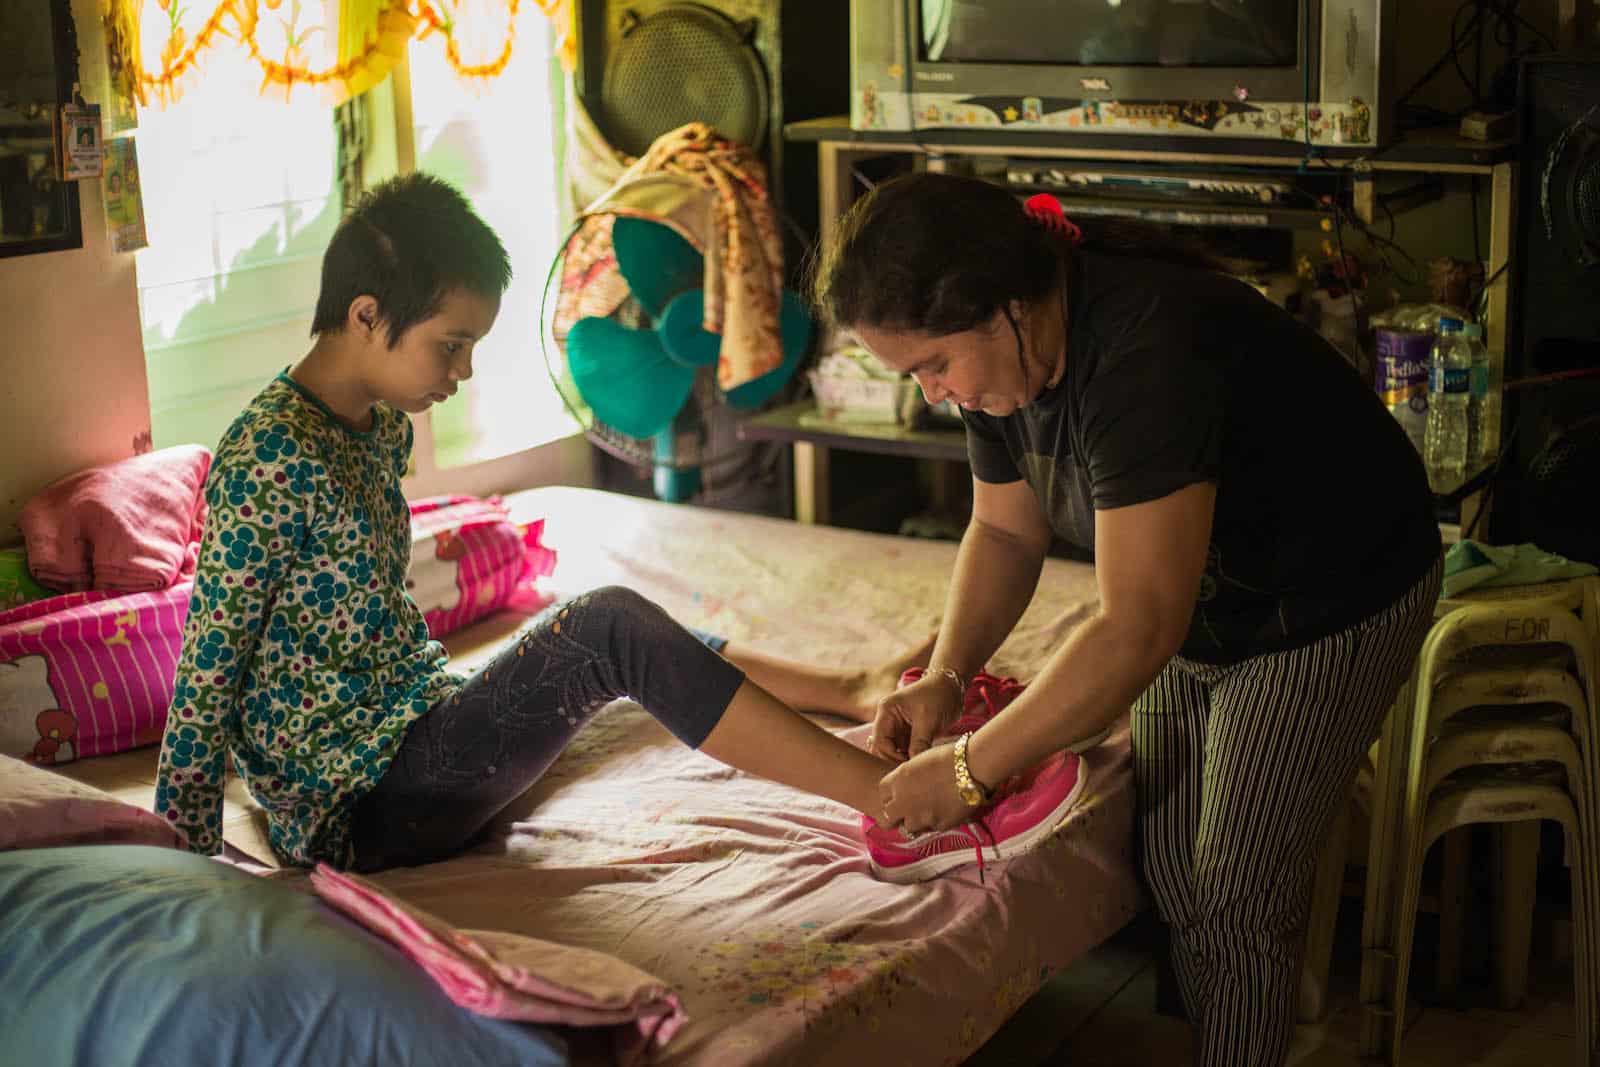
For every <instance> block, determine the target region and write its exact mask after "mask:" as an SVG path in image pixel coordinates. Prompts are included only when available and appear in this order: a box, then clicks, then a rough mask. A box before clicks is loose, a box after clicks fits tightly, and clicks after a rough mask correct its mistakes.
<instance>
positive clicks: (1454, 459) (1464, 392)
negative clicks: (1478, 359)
mask: <svg viewBox="0 0 1600 1067" xmlns="http://www.w3.org/2000/svg"><path fill="white" fill-rule="evenodd" d="M1471 375H1472V354H1471V352H1470V351H1468V349H1467V344H1466V338H1465V337H1463V336H1462V334H1461V320H1460V319H1454V318H1441V319H1440V320H1439V336H1438V338H1437V339H1436V340H1435V341H1434V343H1433V357H1432V360H1431V361H1430V363H1429V366H1428V431H1427V437H1426V439H1425V440H1424V442H1423V456H1422V458H1423V462H1424V463H1425V464H1426V465H1427V468H1428V480H1429V481H1430V482H1432V483H1433V489H1434V492H1438V493H1447V492H1449V491H1450V490H1452V489H1455V488H1456V487H1457V486H1459V485H1460V484H1461V482H1462V481H1463V480H1464V478H1465V476H1466V473H1467V444H1468V436H1469V434H1470V430H1469V428H1468V427H1469V425H1470V419H1469V417H1468V411H1467V409H1468V406H1469V405H1470V404H1471V401H1472V385H1471Z"/></svg>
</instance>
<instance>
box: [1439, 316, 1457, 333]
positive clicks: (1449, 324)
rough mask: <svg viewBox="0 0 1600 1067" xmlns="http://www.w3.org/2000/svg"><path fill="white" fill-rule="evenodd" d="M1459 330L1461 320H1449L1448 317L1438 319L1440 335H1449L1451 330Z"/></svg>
mask: <svg viewBox="0 0 1600 1067" xmlns="http://www.w3.org/2000/svg"><path fill="white" fill-rule="evenodd" d="M1459 329H1461V320H1460V319H1454V318H1451V317H1450V316H1449V315H1444V316H1441V317H1440V319H1439V332H1440V333H1449V332H1450V331H1452V330H1459Z"/></svg>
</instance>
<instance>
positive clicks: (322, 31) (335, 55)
mask: <svg viewBox="0 0 1600 1067" xmlns="http://www.w3.org/2000/svg"><path fill="white" fill-rule="evenodd" d="M533 4H534V5H536V6H537V7H538V8H539V9H540V10H541V11H543V12H544V13H545V15H547V16H548V17H549V18H550V20H551V21H552V23H553V24H554V25H555V28H556V33H557V46H558V50H559V52H560V54H561V56H562V61H563V63H564V64H567V65H568V66H570V63H571V56H572V51H573V48H574V44H573V41H572V35H571V10H570V8H571V2H570V0H533ZM520 7H521V0H189V2H188V3H184V2H183V0H105V24H106V41H107V46H108V48H109V50H110V53H111V70H112V81H113V87H114V88H115V90H116V92H117V93H118V95H120V96H121V97H122V98H123V100H124V101H125V102H127V103H130V104H133V103H136V104H138V105H139V106H141V107H152V106H154V107H165V106H166V105H168V104H171V103H172V102H174V101H175V100H177V99H178V98H179V97H180V96H182V95H183V93H184V92H185V91H186V90H187V89H189V88H190V87H191V86H192V85H193V84H195V82H196V81H197V80H198V79H199V78H200V77H201V76H202V73H203V68H204V63H205V55H206V53H207V52H208V51H209V50H211V49H213V48H226V47H231V48H242V49H244V50H246V51H247V52H248V53H249V55H250V58H251V60H252V61H254V62H255V64H256V65H257V66H258V67H260V69H261V91H262V93H263V94H265V93H269V92H280V93H283V94H284V95H285V96H287V95H288V94H289V93H290V92H292V91H293V90H294V88H295V87H296V86H300V85H304V86H310V87H313V88H315V89H317V90H320V91H321V92H323V93H324V94H326V96H327V97H328V100H329V102H330V103H332V104H338V103H342V102H343V101H345V100H347V99H349V98H351V97H354V96H359V95H360V94H361V93H363V92H366V91H367V90H368V89H370V88H372V87H373V86H374V85H377V84H378V83H379V82H381V81H383V79H384V78H385V77H387V76H388V74H389V71H390V70H391V69H393V67H394V65H395V64H396V63H397V62H399V60H400V57H401V56H402V55H403V54H404V52H405V47H406V42H407V41H409V40H411V39H412V38H413V37H415V38H416V39H417V40H419V41H421V40H426V39H428V38H430V37H437V38H438V39H439V40H440V41H441V42H442V46H443V48H444V50H445V55H446V57H447V58H448V59H449V61H450V64H451V66H452V67H454V68H455V70H456V72H457V73H458V74H460V75H461V76H462V77H463V78H469V79H480V80H488V79H491V78H494V77H496V76H497V75H499V74H500V72H501V71H503V70H505V67H506V64H507V63H508V62H509V61H510V59H511V50H512V47H513V45H514V44H515V41H516V31H517V15H518V11H519V8H520Z"/></svg>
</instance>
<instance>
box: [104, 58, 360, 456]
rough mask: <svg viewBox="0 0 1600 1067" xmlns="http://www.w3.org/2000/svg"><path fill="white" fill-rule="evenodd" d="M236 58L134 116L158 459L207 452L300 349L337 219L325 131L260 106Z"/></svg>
mask: <svg viewBox="0 0 1600 1067" xmlns="http://www.w3.org/2000/svg"><path fill="white" fill-rule="evenodd" d="M259 77H260V75H259V72H258V71H256V68H255V67H254V65H253V64H251V63H250V62H249V61H248V60H247V59H246V57H245V56H244V55H243V53H242V51H235V50H233V49H229V48H217V49H213V50H212V52H211V54H210V56H209V58H208V63H207V68H206V74H205V79H204V81H203V83H202V84H201V85H199V86H197V87H195V88H194V89H193V90H191V91H190V92H188V93H187V94H185V95H184V96H183V97H182V98H181V99H180V100H179V101H178V102H177V103H176V104H174V105H172V106H171V107H169V108H167V109H166V110H164V111H154V110H151V111H145V112H142V113H141V114H140V116H139V130H138V134H137V139H138V151H139V168H140V175H141V179H142V184H143V192H144V201H145V205H144V206H145V221H146V228H147V231H148V233H149V238H150V247H149V248H146V249H143V250H141V251H139V252H137V253H135V255H136V257H137V258H136V260H135V263H136V270H137V273H138V278H139V312H140V319H141V323H142V326H143V330H144V349H145V360H146V365H147V368H148V371H147V373H148V376H149V383H150V409H151V411H150V416H151V430H152V437H153V438H154V444H155V446H156V447H157V448H164V447H166V446H168V445H174V444H182V443H187V442H199V443H201V444H205V445H208V446H210V445H214V444H216V442H217V440H218V439H219V438H220V437H221V436H222V434H223V431H225V430H226V429H227V428H228V424H229V423H230V422H232V421H233V418H234V416H235V415H237V414H238V413H239V411H240V409H241V408H243V407H244V405H245V404H246V403H247V402H249V400H250V398H251V397H252V396H254V395H255V394H256V393H257V392H258V391H259V390H260V389H261V387H262V385H263V384H264V383H265V382H266V381H267V380H268V379H270V378H271V377H272V376H273V375H274V374H276V373H277V372H278V371H280V370H282V369H283V368H284V367H286V366H288V365H289V364H291V363H293V362H294V361H296V360H297V359H299V358H300V356H301V355H303V354H304V353H305V351H306V348H307V347H308V345H309V344H310V340H309V335H308V334H309V330H310V329H311V317H312V313H313V311H314V310H315V307H316V301H317V284H318V280H319V276H320V272H321V260H322V250H323V248H324V247H326V245H327V243H328V239H329V238H330V237H331V236H332V235H333V230H334V227H335V225H336V224H337V223H338V220H339V196H338V190H337V187H336V185H335V166H334V161H335V152H336V146H335V143H334V127H333V121H332V117H331V115H330V113H329V110H328V107H327V104H326V103H325V102H323V101H320V100H317V99H316V98H315V97H314V96H313V95H312V94H310V93H299V94H296V98H295V99H294V100H293V102H290V103H285V102H284V101H283V100H282V99H281V98H277V99H263V98H261V97H260V96H259V95H257V92H256V86H257V83H258V81H259Z"/></svg>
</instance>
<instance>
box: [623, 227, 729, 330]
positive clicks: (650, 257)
mask: <svg viewBox="0 0 1600 1067" xmlns="http://www.w3.org/2000/svg"><path fill="white" fill-rule="evenodd" d="M611 247H612V248H613V249H614V250H615V251H616V253H617V270H618V271H620V272H621V274H622V277H623V279H624V280H625V281H627V283H628V288H629V289H630V290H632V292H633V298H634V299H635V300H637V301H639V304H640V305H641V306H642V307H643V308H644V309H645V310H646V311H648V312H649V313H650V317H651V318H653V319H659V318H660V317H661V315H662V313H663V312H664V311H665V310H666V307H667V304H668V303H669V302H670V301H671V300H672V298H673V297H675V296H677V295H678V294H679V293H681V292H683V291H684V290H685V289H699V288H700V287H701V286H703V285H704V284H705V269H706V267H705V259H704V258H703V257H702V256H701V255H700V253H699V252H697V251H695V247H694V246H693V245H691V244H690V243H689V242H688V241H686V240H684V239H683V237H682V236H680V235H679V234H678V232H677V231H676V230H674V229H673V228H672V227H670V226H667V225H665V224H663V223H659V222H650V221H647V220H645V219H636V218H632V217H630V216H627V215H619V216H618V217H617V219H616V221H615V222H613V223H612V224H611Z"/></svg>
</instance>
